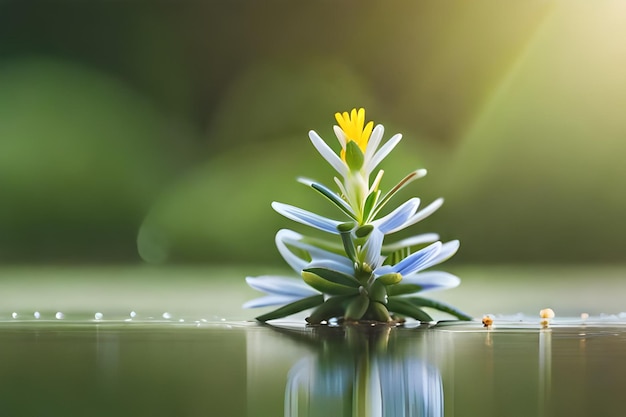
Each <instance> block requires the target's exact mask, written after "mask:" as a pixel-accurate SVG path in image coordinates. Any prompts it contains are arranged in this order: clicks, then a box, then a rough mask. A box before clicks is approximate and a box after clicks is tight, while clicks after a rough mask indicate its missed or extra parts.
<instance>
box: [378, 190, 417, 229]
mask: <svg viewBox="0 0 626 417" xmlns="http://www.w3.org/2000/svg"><path fill="white" fill-rule="evenodd" d="M419 205H420V199H419V198H416V197H414V198H412V199H410V200H408V201H407V202H405V203H404V204H402V205H401V206H400V207H398V208H397V209H395V210H394V211H392V212H391V213H389V214H387V215H386V216H385V217H381V218H380V219H378V220H375V221H373V222H372V224H373V225H374V226H375V227H377V228H378V229H380V231H381V232H383V233H384V234H386V235H387V234H389V233H393V232H396V231H398V230H401V229H404V228H405V227H406V226H405V224H406V223H407V222H408V221H409V220H410V219H411V218H412V217H413V215H414V214H415V212H416V211H417V208H418V207H419Z"/></svg>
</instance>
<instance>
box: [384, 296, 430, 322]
mask: <svg viewBox="0 0 626 417" xmlns="http://www.w3.org/2000/svg"><path fill="white" fill-rule="evenodd" d="M387 308H388V309H389V311H393V312H394V313H398V314H401V315H403V316H409V317H413V318H414V319H416V320H419V321H421V322H431V321H433V318H432V317H430V316H429V315H428V314H427V313H426V312H425V311H424V310H422V309H420V308H418V307H417V306H415V305H413V304H412V303H411V302H409V301H407V300H406V299H405V298H390V299H389V301H388V302H387Z"/></svg>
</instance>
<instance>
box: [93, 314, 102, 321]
mask: <svg viewBox="0 0 626 417" xmlns="http://www.w3.org/2000/svg"><path fill="white" fill-rule="evenodd" d="M93 316H94V317H95V319H96V320H102V317H103V315H102V313H96V314H94V315H93Z"/></svg>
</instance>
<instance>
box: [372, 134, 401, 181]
mask: <svg viewBox="0 0 626 417" xmlns="http://www.w3.org/2000/svg"><path fill="white" fill-rule="evenodd" d="M400 140H402V135H401V134H399V133H398V134H396V135H393V137H392V138H391V139H389V140H388V141H387V143H385V144H384V145H383V147H382V148H380V150H379V151H378V152H376V153H375V154H374V156H373V157H372V160H371V161H369V162H368V164H367V165H366V166H365V172H366V175H369V174H370V173H371V172H372V171H373V170H374V168H376V167H377V166H378V164H380V163H381V161H382V160H383V159H385V157H386V156H387V155H389V152H391V151H392V150H393V148H395V147H396V145H397V144H398V143H399V142H400Z"/></svg>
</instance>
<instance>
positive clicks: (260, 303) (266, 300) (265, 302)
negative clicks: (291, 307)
mask: <svg viewBox="0 0 626 417" xmlns="http://www.w3.org/2000/svg"><path fill="white" fill-rule="evenodd" d="M300 299H301V298H300V297H290V296H286V295H266V296H265V297H259V298H255V299H254V300H250V301H247V302H245V303H244V304H243V305H242V306H241V307H242V308H260V307H268V306H276V305H285V304H290V303H293V302H295V301H298V300H300Z"/></svg>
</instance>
